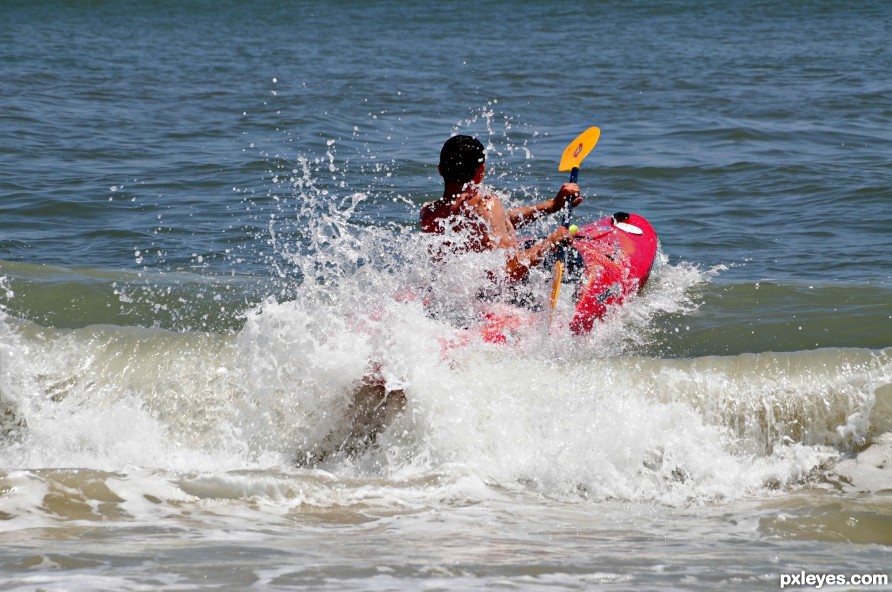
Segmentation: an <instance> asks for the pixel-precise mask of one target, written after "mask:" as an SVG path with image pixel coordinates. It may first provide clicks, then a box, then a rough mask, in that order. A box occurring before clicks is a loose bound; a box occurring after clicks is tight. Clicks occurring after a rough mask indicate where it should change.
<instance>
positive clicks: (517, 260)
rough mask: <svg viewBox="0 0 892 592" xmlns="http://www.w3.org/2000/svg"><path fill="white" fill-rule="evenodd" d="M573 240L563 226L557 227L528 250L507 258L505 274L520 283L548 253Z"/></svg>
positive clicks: (517, 252) (516, 252)
mask: <svg viewBox="0 0 892 592" xmlns="http://www.w3.org/2000/svg"><path fill="white" fill-rule="evenodd" d="M571 240H573V235H572V234H570V231H569V230H568V229H567V228H565V227H564V226H559V227H558V228H557V229H556V230H555V231H554V232H552V233H551V234H550V235H548V236H547V237H546V238H544V239H542V240H540V241H538V242H536V243H535V244H534V245H533V246H532V247H530V248H528V249H518V250H516V251H514V253H513V254H511V255H510V256H509V257H508V261H507V263H505V274H506V275H507V276H508V277H509V278H510V279H511V280H512V281H520V280H522V279H523V278H524V277H526V275H527V274H528V273H529V272H530V268H531V267H535V266H536V265H539V264H540V263H541V262H542V260H543V259H545V256H546V255H548V253H550V252H552V251H553V250H554V249H555V248H557V246H558V245H559V244H561V243H563V242H570V241H571Z"/></svg>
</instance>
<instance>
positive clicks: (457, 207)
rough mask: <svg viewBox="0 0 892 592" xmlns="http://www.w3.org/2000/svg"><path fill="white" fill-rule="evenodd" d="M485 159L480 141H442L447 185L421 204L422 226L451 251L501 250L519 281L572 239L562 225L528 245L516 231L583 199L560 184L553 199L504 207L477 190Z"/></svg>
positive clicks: (461, 138) (458, 138)
mask: <svg viewBox="0 0 892 592" xmlns="http://www.w3.org/2000/svg"><path fill="white" fill-rule="evenodd" d="M485 160H486V158H485V153H484V149H483V144H481V143H480V141H479V140H478V139H476V138H473V137H471V136H453V137H451V138H449V139H448V140H447V141H446V143H445V144H443V148H442V150H441V151H440V164H439V165H438V167H437V170H438V171H439V173H440V175H441V176H442V177H443V182H444V185H445V187H444V189H443V197H441V198H440V199H438V200H437V201H433V202H430V203H427V204H425V205H424V206H423V207H422V208H421V214H420V218H421V230H422V232H430V233H435V234H443V235H448V238H445V239H444V245H443V247H444V249H445V250H446V251H449V252H453V253H467V252H482V251H488V250H495V249H502V250H504V251H505V254H506V257H507V259H506V263H505V268H504V271H505V276H506V278H508V279H509V280H511V281H513V282H517V281H519V280H522V279H523V278H525V277H526V276H527V274H528V273H529V271H530V268H532V267H534V266H536V265H538V264H540V263H541V262H542V260H543V259H545V257H546V256H547V255H548V254H549V253H550V252H552V251H553V250H555V249H556V248H557V247H558V245H560V244H561V243H569V242H570V241H572V239H573V237H572V235H571V234H570V231H569V230H568V229H567V228H565V227H563V226H561V227H558V228H557V230H555V231H554V232H552V233H551V234H550V235H548V236H547V237H546V238H544V239H541V240H539V241H536V242H535V243H533V244H532V246H529V247H521V245H520V244H519V243H518V240H517V232H516V229H517V228H518V227H520V226H523V225H524V224H526V223H528V222H532V221H533V220H536V219H537V218H539V217H541V216H543V215H545V214H552V213H555V212H558V211H560V210H561V209H562V208H563V207H564V206H565V205H566V203H567V200H568V199H572V200H573V205H574V206H577V205H579V204H580V203H582V197H580V195H579V187H578V186H577V185H576V183H564V184H563V185H562V186H561V188H560V191H558V193H557V195H556V196H555V197H554V199H549V200H546V201H543V202H541V203H538V204H535V205H531V206H522V207H517V208H511V209H508V210H506V209H505V208H504V206H503V205H502V200H501V199H499V197H498V196H496V195H491V194H486V193H483V192H482V191H481V187H480V186H481V183H483V173H484V170H485V168H486V163H485ZM453 240H455V242H453ZM442 251H443V249H441V253H440V256H442V255H443V253H442Z"/></svg>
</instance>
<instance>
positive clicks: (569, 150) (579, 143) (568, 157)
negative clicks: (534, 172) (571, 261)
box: [548, 127, 601, 325]
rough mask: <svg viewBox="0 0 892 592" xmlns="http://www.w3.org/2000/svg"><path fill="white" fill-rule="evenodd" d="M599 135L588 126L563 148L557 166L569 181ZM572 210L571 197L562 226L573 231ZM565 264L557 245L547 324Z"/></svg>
mask: <svg viewBox="0 0 892 592" xmlns="http://www.w3.org/2000/svg"><path fill="white" fill-rule="evenodd" d="M600 137H601V130H600V129H599V128H597V127H590V128H588V129H587V130H585V131H584V132H582V133H581V134H579V137H577V138H576V139H575V140H573V141H572V142H570V144H569V145H568V146H567V147H566V148H565V149H564V155H563V156H562V157H561V164H560V166H558V170H559V171H570V183H575V182H576V180H577V179H578V178H579V165H580V164H582V161H583V160H584V159H585V157H586V156H588V153H589V152H591V151H592V149H593V148H594V147H595V144H597V143H598V138H600ZM572 212H573V198H572V197H571V198H570V199H569V200H568V201H567V212H566V214H564V226H566V227H567V229H568V230H570V232H571V233H573V234H576V233H575V232H574V230H575V226H571V225H570V215H571V214H572ZM566 266H567V249H566V248H565V247H564V246H561V247H559V250H558V258H557V261H556V262H555V264H554V276H553V278H552V280H551V308H550V309H549V311H548V324H549V325H550V324H551V313H552V311H554V308H555V306H557V301H558V296H559V295H560V293H561V279H562V278H563V276H564V268H565V267H566Z"/></svg>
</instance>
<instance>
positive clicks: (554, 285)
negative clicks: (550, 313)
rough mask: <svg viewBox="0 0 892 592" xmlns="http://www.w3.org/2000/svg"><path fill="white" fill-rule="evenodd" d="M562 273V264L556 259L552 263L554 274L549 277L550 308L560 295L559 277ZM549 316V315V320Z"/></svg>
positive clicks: (555, 303) (554, 304)
mask: <svg viewBox="0 0 892 592" xmlns="http://www.w3.org/2000/svg"><path fill="white" fill-rule="evenodd" d="M563 275H564V264H563V263H562V262H561V261H558V262H556V263H555V264H554V276H553V277H552V279H551V310H554V307H555V306H557V301H558V296H560V295H561V278H562V277H563ZM550 320H551V318H550V317H549V321H550Z"/></svg>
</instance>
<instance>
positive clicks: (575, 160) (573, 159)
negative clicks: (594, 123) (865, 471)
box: [558, 127, 601, 171]
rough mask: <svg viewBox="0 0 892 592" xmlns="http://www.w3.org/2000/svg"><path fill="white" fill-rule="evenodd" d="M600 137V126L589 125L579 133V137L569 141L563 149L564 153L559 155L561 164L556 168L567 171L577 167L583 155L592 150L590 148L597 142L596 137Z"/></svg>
mask: <svg viewBox="0 0 892 592" xmlns="http://www.w3.org/2000/svg"><path fill="white" fill-rule="evenodd" d="M600 137H601V128H597V127H590V128H588V129H587V130H585V131H584V132H582V133H581V134H579V137H578V138H576V139H575V140H573V141H572V142H570V144H569V145H568V146H567V147H566V148H565V149H564V155H563V156H562V157H561V165H560V166H559V167H558V170H559V171H569V170H572V169H573V168H574V167H577V168H578V167H579V165H580V164H582V161H583V160H584V159H585V157H586V156H588V153H589V152H591V151H592V148H594V147H595V144H597V143H598V138H600Z"/></svg>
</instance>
